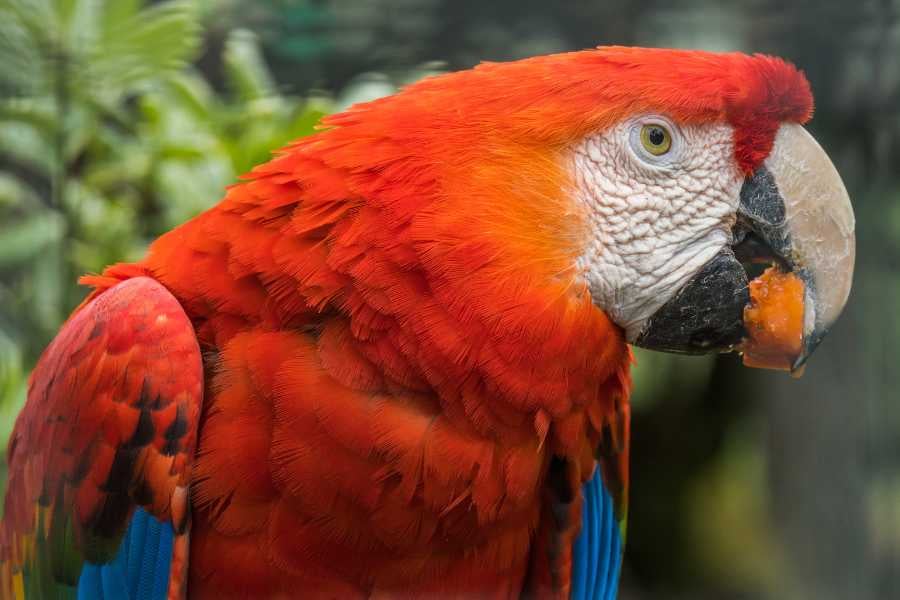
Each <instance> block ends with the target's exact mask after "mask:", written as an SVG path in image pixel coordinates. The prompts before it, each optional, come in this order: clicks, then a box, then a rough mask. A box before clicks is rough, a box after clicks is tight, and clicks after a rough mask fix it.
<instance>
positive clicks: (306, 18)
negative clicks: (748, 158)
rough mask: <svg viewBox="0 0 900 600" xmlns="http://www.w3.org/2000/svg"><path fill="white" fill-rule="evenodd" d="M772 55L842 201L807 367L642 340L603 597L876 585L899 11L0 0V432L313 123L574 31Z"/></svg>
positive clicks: (702, 4) (893, 349) (885, 539)
mask: <svg viewBox="0 0 900 600" xmlns="http://www.w3.org/2000/svg"><path fill="white" fill-rule="evenodd" d="M608 44H626V45H645V46H674V47H691V48H704V49H711V50H741V51H746V52H764V53H772V54H777V55H780V56H783V57H785V58H787V59H790V60H792V61H793V62H795V63H796V64H797V65H798V66H799V67H801V68H802V69H803V70H804V71H805V72H806V74H807V76H808V77H809V79H810V81H811V83H812V87H813V90H814V93H815V95H816V104H817V108H816V115H815V118H814V119H813V121H812V122H811V123H810V125H809V129H810V130H811V131H812V133H813V135H814V136H815V137H816V138H817V139H818V140H819V141H820V143H821V144H822V145H823V146H824V147H825V149H826V151H828V153H829V155H830V156H831V157H832V159H833V161H834V162H835V164H836V166H837V167H838V170H839V171H840V172H841V174H842V176H843V177H844V180H845V182H846V184H847V187H848V190H849V191H850V195H851V198H852V199H853V201H854V206H855V210H856V214H857V243H858V258H857V271H856V277H855V286H854V290H853V293H852V296H851V300H850V303H849V305H848V309H847V311H846V312H845V314H844V316H843V317H842V318H841V320H840V321H839V323H838V324H837V325H836V327H835V328H834V330H833V332H832V333H831V335H830V337H829V338H827V339H826V341H825V342H824V343H823V344H822V346H821V348H820V349H819V350H818V352H817V353H816V355H815V356H814V357H813V359H812V361H811V364H810V365H809V368H808V369H807V371H806V374H805V376H804V377H803V378H802V379H800V380H792V379H790V378H789V377H787V376H786V375H784V374H781V373H771V372H764V371H758V370H749V369H745V368H743V367H742V366H741V365H740V361H739V359H738V358H735V357H728V356H725V357H719V358H686V357H672V356H664V355H659V354H649V353H644V352H641V353H639V355H638V361H639V363H638V367H637V370H636V374H635V379H636V387H635V389H636V391H635V395H634V398H633V402H634V423H633V426H632V431H633V436H634V439H633V444H634V446H633V460H632V473H633V475H632V477H633V490H632V502H631V509H630V515H629V527H628V548H627V554H626V559H625V563H624V570H623V588H622V593H621V597H622V598H623V599H643V598H690V599H704V598H715V599H719V598H722V599H730V598H734V599H742V598H773V599H774V598H779V599H781V598H787V599H794V598H797V599H801V600H802V599H806V598H810V599H812V598H817V599H826V600H829V599H861V600H866V599H882V598H898V597H900V591H898V590H900V408H898V405H900V391H898V390H900V375H898V367H900V364H898V363H900V359H898V357H900V342H898V340H900V326H898V318H897V314H898V310H900V1H898V0H862V1H857V2H846V1H828V2H815V1H812V0H797V1H792V2H776V1H774V0H742V1H731V2H712V1H711V0H695V1H690V2H676V3H671V2H669V3H664V2H656V1H653V0H641V1H631V2H629V1H624V0H611V1H599V0H593V1H587V0H576V1H572V2H547V1H546V0H543V1H537V0H525V1H514V0H493V1H485V0H480V1H477V0H324V1H319V2H313V1H308V2H303V1H300V0H294V1H289V0H263V1H257V2H238V1H236V0H206V1H198V2H190V1H182V0H178V1H176V2H170V3H152V2H147V3H145V2H141V1H140V0H105V1H104V0H0V436H4V437H5V435H7V434H8V431H9V428H10V427H11V424H12V419H13V418H14V415H15V413H16V412H17V410H18V408H19V406H20V405H21V401H22V398H23V397H24V389H25V378H26V376H27V372H28V370H29V369H30V367H31V365H33V363H34V360H35V359H36V357H37V355H38V353H39V352H40V350H41V349H42V348H43V346H44V345H45V344H46V343H47V341H48V340H49V339H50V337H51V336H52V334H53V332H54V331H55V330H56V329H57V328H58V326H59V324H60V322H61V321H62V319H64V317H65V315H66V314H68V312H69V310H71V308H72V307H73V306H74V305H75V304H77V302H78V301H79V299H80V298H81V297H82V295H83V290H80V289H79V288H77V287H76V286H74V283H73V282H74V281H75V278H76V275H77V274H79V273H83V272H86V271H96V270H98V269H100V268H102V266H103V265H105V264H107V263H109V262H114V261H118V260H125V259H130V258H135V257H138V256H140V254H141V253H142V251H143V249H144V247H145V246H146V244H147V242H148V241H149V240H151V239H152V238H153V237H154V236H155V235H158V234H159V233H160V232H162V231H164V230H166V229H168V228H170V227H172V226H173V225H175V224H177V223H179V222H181V221H183V220H184V219H186V218H188V217H190V216H191V215H193V214H195V213H196V212H198V211H200V210H202V209H203V208H205V207H207V206H209V205H211V204H212V203H214V202H215V201H217V200H218V198H219V197H220V196H221V194H222V189H223V188H224V186H225V185H227V184H228V183H230V182H231V181H233V180H234V179H235V177H236V176H237V175H238V174H239V173H241V172H243V171H245V170H246V169H248V168H249V167H250V166H252V165H253V164H256V163H258V162H262V161H264V160H265V159H266V157H267V156H268V153H269V151H270V150H272V149H274V148H276V147H278V146H280V145H281V144H283V143H285V142H286V141H288V140H289V139H291V138H293V137H297V136H300V135H307V134H309V133H311V131H312V126H313V125H314V123H315V121H316V120H317V119H318V118H319V117H320V116H321V115H322V114H324V113H327V112H331V111H334V110H340V109H341V108H343V107H345V106H347V105H348V104H349V103H352V102H355V101H359V100H365V99H370V98H373V97H376V96H378V95H382V94H386V93H390V92H392V91H393V90H394V89H396V87H397V86H400V85H402V84H404V83H406V82H409V81H412V80H415V79H417V78H419V77H422V76H425V75H428V74H430V73H434V72H438V71H444V70H455V69H460V68H467V67H470V66H472V65H474V64H476V63H478V62H479V61H482V60H509V59H516V58H521V57H525V56H531V55H534V54H542V53H549V52H558V51H566V50H574V49H580V48H586V47H592V46H596V45H608Z"/></svg>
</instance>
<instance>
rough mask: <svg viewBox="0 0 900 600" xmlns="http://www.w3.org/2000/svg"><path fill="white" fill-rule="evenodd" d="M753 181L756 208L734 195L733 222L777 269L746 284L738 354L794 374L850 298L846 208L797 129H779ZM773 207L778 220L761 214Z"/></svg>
mask: <svg viewBox="0 0 900 600" xmlns="http://www.w3.org/2000/svg"><path fill="white" fill-rule="evenodd" d="M758 178H761V179H764V180H765V181H764V182H757V184H756V188H755V189H756V192H755V199H756V200H758V201H759V202H754V198H750V200H749V201H748V200H747V199H746V198H744V194H743V193H742V203H741V211H742V212H741V213H739V218H743V219H745V220H746V221H747V222H748V223H752V227H751V228H750V229H752V230H753V231H754V232H756V233H757V234H758V235H761V237H762V238H763V241H764V242H765V243H766V244H767V245H768V246H769V247H770V248H771V249H772V250H773V251H774V254H775V256H776V258H778V259H779V261H778V264H779V265H780V266H779V267H776V268H773V269H769V270H768V271H767V272H766V273H764V274H763V275H761V276H760V277H758V278H756V279H755V280H753V281H751V282H750V297H751V303H750V305H749V306H748V308H747V309H746V310H745V313H744V326H745V329H746V331H747V340H746V341H745V343H744V344H743V345H742V348H741V350H743V352H744V362H745V364H747V365H749V366H761V367H774V368H783V369H790V370H791V371H792V372H795V373H797V372H798V371H799V372H802V367H803V365H804V363H805V362H806V359H807V358H808V357H809V355H810V354H811V353H812V352H813V350H815V348H816V346H817V345H818V344H819V342H820V341H821V340H822V338H823V337H824V335H825V334H826V333H827V332H828V330H829V328H830V327H831V326H832V325H833V324H834V322H835V321H836V320H837V318H838V316H839V315H840V314H841V311H842V310H843V309H844V305H845V304H846V303H847V298H848V296H849V294H850V286H851V284H852V282H853V264H854V260H855V255H856V243H855V237H854V227H855V220H854V216H853V208H852V206H851V205H850V198H849V196H848V195H847V189H846V188H845V187H844V183H843V181H841V177H840V175H838V173H837V170H836V169H835V168H834V165H833V164H832V163H831V160H829V158H828V155H827V154H825V151H824V150H822V148H821V146H819V144H818V143H817V142H816V140H815V139H813V137H812V136H811V135H810V134H809V133H808V132H807V131H806V130H805V129H804V128H803V127H801V126H800V125H796V124H784V125H782V126H781V128H780V129H779V131H778V134H777V136H776V138H775V145H774V147H773V149H772V152H771V154H770V155H769V157H768V158H767V159H766V161H765V163H764V166H763V168H761V169H759V171H758V172H757V174H755V175H754V177H753V180H757V179H758ZM745 188H746V186H745ZM751 192H752V190H751ZM751 195H752V194H751ZM778 197H780V198H778ZM778 200H780V202H778ZM778 204H780V205H781V206H783V212H782V213H781V214H777V212H778V211H776V212H771V211H769V210H763V208H762V207H768V208H771V207H773V206H777V205H778Z"/></svg>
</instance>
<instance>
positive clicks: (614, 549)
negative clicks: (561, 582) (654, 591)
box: [570, 469, 622, 600]
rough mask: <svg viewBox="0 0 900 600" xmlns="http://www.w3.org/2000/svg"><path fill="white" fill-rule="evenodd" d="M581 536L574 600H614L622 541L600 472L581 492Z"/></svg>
mask: <svg viewBox="0 0 900 600" xmlns="http://www.w3.org/2000/svg"><path fill="white" fill-rule="evenodd" d="M582 494H583V497H584V503H583V505H582V506H583V508H582V511H581V533H580V534H579V535H578V539H577V540H576V541H575V549H574V557H573V561H572V586H571V594H570V598H571V600H614V599H615V597H616V593H617V591H618V587H619V568H620V566H621V561H622V540H621V535H620V533H619V524H618V521H617V520H616V515H615V511H614V510H613V502H612V498H611V497H610V495H609V493H608V492H607V491H606V488H605V486H604V485H603V475H602V474H601V472H600V469H597V470H596V472H595V473H594V476H593V477H592V478H591V480H590V481H588V482H587V483H585V484H584V486H583V488H582Z"/></svg>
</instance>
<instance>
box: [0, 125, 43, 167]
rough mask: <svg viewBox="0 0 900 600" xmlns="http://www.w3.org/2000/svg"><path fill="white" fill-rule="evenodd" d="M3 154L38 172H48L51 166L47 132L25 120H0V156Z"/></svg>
mask: <svg viewBox="0 0 900 600" xmlns="http://www.w3.org/2000/svg"><path fill="white" fill-rule="evenodd" d="M4 154H5V155H6V156H7V157H10V158H12V159H13V160H16V161H18V162H20V163H22V164H23V165H25V166H28V167H31V168H33V169H35V170H37V171H39V172H40V173H50V171H51V170H52V168H53V148H52V146H51V145H50V141H49V138H48V137H47V132H45V131H44V130H42V129H38V128H36V127H34V126H32V125H30V124H28V123H27V122H0V156H2V155H4Z"/></svg>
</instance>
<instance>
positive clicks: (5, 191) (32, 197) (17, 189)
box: [0, 172, 40, 210]
mask: <svg viewBox="0 0 900 600" xmlns="http://www.w3.org/2000/svg"><path fill="white" fill-rule="evenodd" d="M23 205H25V206H29V205H30V206H31V207H37V206H40V198H39V197H38V194H37V192H35V191H34V189H32V188H31V187H30V186H29V185H28V184H26V183H25V182H24V181H22V180H21V179H19V178H18V177H13V176H12V175H8V174H6V173H2V172H0V210H3V209H8V208H10V207H13V206H19V207H21V206H23Z"/></svg>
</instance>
